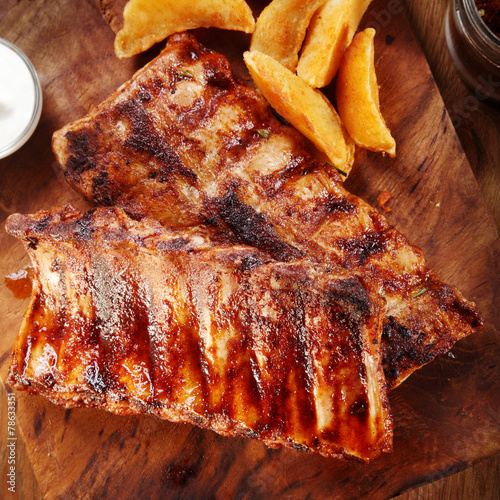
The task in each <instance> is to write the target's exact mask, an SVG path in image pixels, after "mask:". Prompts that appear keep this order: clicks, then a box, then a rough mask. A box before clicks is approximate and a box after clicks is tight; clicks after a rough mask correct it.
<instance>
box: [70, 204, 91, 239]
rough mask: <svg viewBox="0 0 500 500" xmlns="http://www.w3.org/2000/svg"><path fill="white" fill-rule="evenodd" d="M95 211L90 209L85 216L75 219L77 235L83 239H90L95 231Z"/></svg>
mask: <svg viewBox="0 0 500 500" xmlns="http://www.w3.org/2000/svg"><path fill="white" fill-rule="evenodd" d="M92 214H93V212H92V211H88V212H87V213H85V214H84V216H83V217H81V218H79V219H77V220H76V221H75V236H76V237H77V238H79V239H82V240H90V238H91V237H92V233H93V232H94V229H93V226H92V223H93V217H92Z"/></svg>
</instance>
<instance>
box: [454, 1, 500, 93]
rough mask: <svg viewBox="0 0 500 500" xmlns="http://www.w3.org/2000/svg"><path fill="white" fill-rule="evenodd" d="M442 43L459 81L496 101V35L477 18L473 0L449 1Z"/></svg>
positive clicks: (499, 60)
mask: <svg viewBox="0 0 500 500" xmlns="http://www.w3.org/2000/svg"><path fill="white" fill-rule="evenodd" d="M445 32H446V42H447V44H448V48H449V51H450V54H451V57H452V59H453V63H454V64H455V67H456V68H457V70H458V72H459V73H460V76H461V77H462V80H463V81H464V82H465V83H466V84H467V85H468V86H469V87H470V88H471V89H473V90H474V92H475V94H476V97H477V98H478V99H480V100H485V99H490V100H492V101H495V102H498V103H500V38H498V37H497V36H496V35H495V34H494V33H493V31H491V30H490V29H489V28H488V26H487V25H486V24H485V23H484V21H483V20H482V19H481V16H480V14H479V11H478V9H477V6H476V2H475V0H452V1H451V4H450V6H449V8H448V14H447V16H446V26H445Z"/></svg>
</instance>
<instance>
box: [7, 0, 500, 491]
mask: <svg viewBox="0 0 500 500" xmlns="http://www.w3.org/2000/svg"><path fill="white" fill-rule="evenodd" d="M259 7H260V6H259ZM413 12H414V11H413ZM375 23H377V24H378V25H379V26H380V30H379V34H378V36H377V39H376V54H377V60H376V67H377V73H378V76H379V83H380V85H381V101H382V103H381V104H382V108H383V111H384V113H385V116H386V118H387V121H388V124H389V126H390V127H391V130H392V131H393V133H394V135H395V137H396V141H397V143H398V156H397V158H395V159H388V158H386V159H384V158H381V157H380V156H378V155H375V154H373V153H366V152H363V151H360V152H358V154H357V159H356V167H355V172H353V174H352V177H351V178H350V180H349V186H348V187H349V188H350V189H351V190H352V191H353V192H354V193H356V194H359V195H361V196H362V197H363V198H365V199H366V200H367V201H369V202H370V203H372V204H376V199H377V196H378V195H379V194H380V192H381V191H382V190H387V191H390V192H391V193H392V195H393V198H392V199H391V201H390V202H389V204H388V205H389V206H390V207H391V209H392V212H391V213H389V214H388V220H389V222H390V223H391V224H393V225H395V226H396V227H397V228H398V229H400V230H401V231H402V232H403V233H405V234H406V235H407V236H408V237H409V238H410V239H411V240H412V241H413V242H414V243H416V244H418V245H419V246H421V247H422V248H423V249H424V251H425V254H426V256H427V259H428V261H429V263H430V264H431V266H432V267H434V268H435V269H436V270H437V271H438V272H439V274H440V275H441V276H442V278H443V279H444V280H446V281H449V282H451V283H453V284H456V285H457V286H459V288H460V289H461V290H462V291H463V292H464V294H465V295H466V296H467V297H468V298H470V299H472V300H475V301H476V302H477V303H478V305H479V307H480V309H481V310H482V312H483V313H484V315H485V317H486V327H485V328H484V330H483V331H482V332H480V333H479V334H477V335H475V336H473V337H470V338H468V339H466V340H464V341H463V342H460V343H459V344H458V345H457V347H456V348H455V349H453V357H450V356H446V357H444V358H442V359H440V360H438V361H436V362H434V363H432V364H430V365H429V366H427V367H425V368H424V369H422V370H420V371H419V372H418V373H416V374H414V375H413V376H412V377H410V379H409V380H408V381H407V382H405V384H403V385H402V386H401V387H400V388H398V389H396V390H395V391H393V392H392V393H391V396H390V399H391V404H392V407H393V413H394V418H395V427H396V429H395V450H394V453H393V454H392V455H390V456H388V457H384V458H383V459H381V460H379V461H375V462H374V463H372V464H369V465H358V464H352V463H343V462H339V461H337V460H329V459H325V458H323V457H319V456H314V455H305V454H303V453H300V452H296V451H293V450H269V449H267V448H265V447H264V446H263V445H262V444H261V443H258V442H255V441H249V440H245V439H242V438H241V439H240V438H233V439H231V438H224V437H221V436H218V435H216V434H214V433H212V432H209V431H204V430H201V429H198V428H196V427H192V426H189V425H180V424H172V423H169V422H160V421H158V420H156V419H154V418H152V417H147V416H141V417H118V416H115V415H110V414H107V413H104V412H101V411H98V410H91V409H75V410H65V409H63V408H59V407H56V406H54V405H51V404H49V403H48V402H47V401H45V400H44V399H43V398H40V397H33V396H27V395H23V394H18V395H17V403H18V408H17V419H18V436H19V440H20V442H21V443H23V444H20V445H19V447H18V450H19V455H18V457H19V461H18V464H17V465H18V467H19V474H20V476H18V484H20V485H21V484H22V485H25V484H26V485H27V486H26V490H25V491H26V495H25V496H23V497H24V498H30V496H31V495H32V497H33V498H39V497H47V498H77V497H81V496H85V495H88V496H89V497H92V498H101V497H104V498H116V497H121V498H137V497H139V496H141V495H142V496H144V495H146V496H148V497H149V498H207V497H208V498H210V497H214V498H254V497H262V498H271V497H278V496H283V497H289V498H305V497H307V496H308V495H309V496H310V497H311V498H361V497H367V498H375V499H376V498H388V497H391V496H393V495H395V494H397V493H400V492H402V491H405V490H407V489H409V488H412V487H415V486H418V485H421V484H424V483H428V482H431V481H438V480H441V481H443V480H444V479H443V478H444V477H445V476H447V475H449V474H453V473H454V472H457V471H459V470H462V469H465V468H467V467H469V466H470V465H472V464H474V463H476V462H479V461H481V460H483V459H485V458H487V457H491V456H493V455H494V454H496V453H498V451H499V450H500V432H499V421H500V408H499V407H498V400H497V398H496V394H497V392H496V391H498V385H497V383H498V382H497V381H498V379H499V353H498V340H497V339H498V289H499V284H498V281H497V279H496V276H497V275H498V270H497V269H496V266H497V265H498V251H499V241H498V233H497V231H496V228H495V226H494V224H493V222H492V220H491V218H490V217H489V216H488V214H487V208H486V205H485V203H484V201H483V199H482V196H481V193H480V191H479V189H478V186H477V184H476V181H475V178H474V176H473V174H472V172H471V170H470V167H469V164H468V161H467V158H466V157H465V155H464V152H463V150H462V148H461V146H460V143H459V142H458V141H457V137H456V135H455V132H454V130H453V126H452V123H451V121H450V118H449V116H448V114H447V112H446V108H445V106H444V104H443V101H442V99H441V97H440V94H439V91H438V89H437V87H436V84H435V81H434V78H433V77H432V75H431V73H430V71H429V67H428V65H427V62H426V60H425V57H424V55H423V53H422V52H421V50H420V48H419V45H418V43H417V40H416V38H415V36H414V35H413V32H412V30H411V28H410V25H409V23H408V20H407V16H406V14H405V12H404V10H403V9H402V3H399V2H394V1H390V0H389V1H387V0H376V1H375V2H374V4H373V6H372V7H371V9H370V11H369V12H368V13H367V15H366V16H365V18H364V20H363V22H362V26H363V25H374V24H375ZM0 32H1V33H2V36H3V37H4V38H7V39H8V40H10V41H13V42H14V43H16V44H17V45H19V46H20V48H21V49H22V50H24V51H25V52H26V53H27V54H28V56H29V57H30V58H31V59H32V61H33V63H34V64H35V67H36V68H37V70H38V73H39V76H40V79H41V82H42V87H43V92H44V109H43V113H42V119H41V122H40V125H39V127H38V129H37V131H36V133H35V135H34V136H33V138H32V139H31V140H30V141H29V143H28V144H27V145H26V146H25V147H23V148H22V149H21V150H20V151H19V152H17V153H16V154H14V155H12V156H11V157H9V158H7V159H5V160H2V161H1V162H0V216H1V217H0V218H1V221H2V227H3V221H4V220H5V218H6V216H7V215H8V214H10V213H13V212H32V211H35V210H38V209H45V208H50V207H52V206H55V205H60V204H62V203H65V202H72V203H74V204H75V205H76V206H77V207H79V208H85V203H84V202H83V201H82V200H80V199H79V197H78V196H77V195H76V194H75V193H74V192H72V190H71V189H70V188H69V187H68V186H67V185H66V184H65V182H64V181H63V179H61V176H60V173H59V170H58V169H57V167H56V166H55V164H54V158H53V156H52V153H51V151H50V137H51V134H52V133H53V131H55V130H56V129H57V128H59V127H61V126H62V125H64V124H65V123H67V122H68V121H70V120H73V119H76V118H78V117H80V116H82V115H83V114H84V113H85V112H87V111H88V110H89V109H91V107H93V106H94V105H96V104H97V103H99V102H100V101H101V100H102V99H104V98H105V97H107V95H109V94H110V93H111V92H112V91H113V90H114V89H115V88H116V87H117V86H118V85H119V84H121V83H122V82H123V81H125V80H126V79H127V78H129V77H130V76H131V75H132V73H133V72H134V70H136V69H138V68H139V67H141V66H142V65H143V64H144V62H145V61H147V60H149V59H150V58H151V57H152V56H153V54H154V53H155V51H157V49H153V50H152V51H150V52H148V53H146V54H144V55H142V56H140V57H137V58H133V59H131V60H127V61H119V60H118V59H116V57H115V56H114V54H113V39H114V34H113V32H112V30H111V29H110V28H109V27H108V26H107V24H106V22H105V20H104V19H103V18H102V16H101V14H100V11H99V5H98V2H97V1H92V0H87V1H82V2H61V3H58V4H56V5H55V4H54V2H50V1H49V0H33V1H27V0H21V1H19V2H18V1H16V0H7V1H5V0H4V1H3V3H2V4H1V6H0ZM198 35H199V36H200V37H201V39H202V41H204V42H206V43H207V44H208V45H209V46H211V47H212V48H214V49H216V50H221V51H223V52H225V53H226V54H228V55H229V57H230V58H231V59H234V58H237V57H240V58H241V50H243V49H244V48H245V47H246V46H248V41H249V38H248V37H246V36H245V35H240V34H238V35H234V34H232V33H224V32H218V31H212V30H201V31H200V32H199V33H198ZM235 71H236V73H239V74H241V75H242V76H244V75H243V71H244V65H243V64H242V63H241V59H238V60H236V64H235ZM331 91H332V89H330V90H329V92H331ZM0 252H1V255H2V259H1V260H0V275H2V276H5V275H7V274H9V273H11V272H13V271H17V270H18V269H21V268H22V267H24V266H25V265H26V264H28V260H27V256H26V255H25V254H24V251H23V250H22V248H21V245H20V244H18V243H17V242H16V241H14V240H13V239H12V238H10V237H8V236H7V235H6V234H5V233H4V232H3V230H2V233H1V235H0ZM26 306H27V301H22V300H17V299H14V298H13V296H12V294H10V292H9V291H8V290H7V289H6V288H5V287H4V286H2V287H1V288H0V307H1V310H2V312H3V313H4V314H3V317H2V327H3V328H2V332H3V335H2V336H1V337H0V362H1V366H0V375H1V376H2V378H4V377H5V374H6V370H7V362H8V354H9V352H10V349H11V346H12V343H13V340H14V338H15V335H16V333H17V330H18V328H19V324H20V321H21V318H22V315H23V312H24V310H25V308H26ZM2 422H3V421H2ZM23 446H25V451H26V453H24V451H23ZM3 457H4V458H5V453H4V454H3ZM30 467H32V471H33V474H31V471H30ZM2 470H3V469H2ZM444 481H446V480H444ZM435 484H440V483H435ZM0 486H1V487H2V488H3V487H4V486H5V483H2V484H1V485H0ZM20 488H21V486H20ZM23 488H24V486H23ZM417 491H418V490H417ZM23 493H24V492H23ZM464 498H465V497H464Z"/></svg>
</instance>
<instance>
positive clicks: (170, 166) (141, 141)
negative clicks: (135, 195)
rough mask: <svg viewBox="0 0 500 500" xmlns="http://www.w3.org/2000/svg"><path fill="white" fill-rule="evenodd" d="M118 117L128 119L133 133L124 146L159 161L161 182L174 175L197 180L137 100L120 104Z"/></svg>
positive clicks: (117, 112) (157, 174)
mask: <svg viewBox="0 0 500 500" xmlns="http://www.w3.org/2000/svg"><path fill="white" fill-rule="evenodd" d="M116 117H117V119H120V118H122V117H124V118H126V119H127V120H128V121H129V122H130V124H131V127H132V133H131V134H130V135H129V136H127V138H126V139H125V142H124V146H126V147H129V148H132V149H133V150H134V151H136V152H140V153H147V154H149V155H151V156H153V157H154V158H156V159H158V160H159V162H160V168H159V170H158V172H157V173H156V176H158V180H159V181H160V182H165V181H166V180H167V179H169V178H170V176H171V175H172V174H180V175H182V176H183V177H186V178H189V179H192V180H196V178H197V175H196V173H195V172H193V171H192V170H191V169H190V168H189V167H186V166H185V165H184V164H183V163H182V160H181V159H180V157H179V155H178V154H177V153H176V152H175V151H174V150H173V149H172V148H171V147H170V146H169V145H168V142H167V141H165V140H164V138H163V137H162V136H161V135H160V134H159V133H158V132H157V130H156V128H155V125H154V123H153V119H152V117H151V116H150V115H149V113H148V112H147V111H146V110H145V109H144V107H143V106H142V104H141V103H140V102H139V101H138V100H137V99H133V98H132V99H128V100H126V101H124V102H122V103H120V104H119V105H118V106H117V107H116ZM150 175H151V174H150Z"/></svg>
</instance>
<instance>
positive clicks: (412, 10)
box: [398, 0, 500, 500]
mask: <svg viewBox="0 0 500 500" xmlns="http://www.w3.org/2000/svg"><path fill="white" fill-rule="evenodd" d="M404 3H405V6H406V8H407V12H408V15H409V18H410V22H411V25H412V28H413V30H414V31H415V34H416V35H417V38H418V40H419V42H420V45H421V47H422V49H423V51H424V53H425V55H426V58H427V61H428V63H429V66H430V68H431V70H432V73H433V75H434V78H435V79H436V84H437V86H438V88H439V91H440V93H441V96H442V98H443V101H444V103H445V105H446V108H447V110H448V113H449V114H450V116H451V117H452V122H453V125H454V128H455V131H456V133H457V135H458V137H459V139H460V142H461V145H462V147H463V149H464V152H465V154H466V156H467V159H468V160H469V163H470V165H471V167H472V169H473V172H474V176H475V177H476V179H477V181H478V185H479V188H480V189H481V192H482V195H483V197H484V199H485V201H486V204H487V206H488V210H489V212H490V214H491V215H492V217H493V219H494V221H495V224H496V226H497V227H500V106H498V105H497V104H494V103H490V102H488V101H482V100H479V99H477V98H476V97H475V94H474V90H473V89H470V88H468V87H467V86H466V85H465V84H464V83H463V82H462V80H461V79H460V77H459V75H458V73H457V71H456V69H455V67H454V65H453V63H452V60H451V57H450V54H449V52H448V49H447V46H446V39H445V33H444V19H445V16H446V14H447V9H448V6H449V5H450V3H451V2H450V1H448V0H426V1H422V2H414V1H411V0H404ZM499 425H500V422H499ZM499 491H500V456H498V455H497V456H496V457H493V458H491V459H489V460H485V461H483V462H481V463H479V464H478V465H476V466H474V467H471V468H469V469H467V470H466V471H463V472H461V473H458V474H454V475H452V476H450V477H448V478H446V479H441V480H438V481H436V482H434V483H431V484H429V485H426V486H422V487H420V488H417V489H415V490H412V491H409V492H407V493H404V494H402V495H400V496H398V500H427V499H434V500H448V499H450V500H451V499H456V498H467V499H485V500H486V499H488V500H496V499H497V498H498V492H499Z"/></svg>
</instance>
